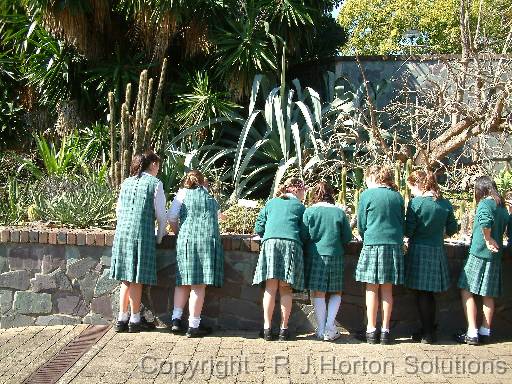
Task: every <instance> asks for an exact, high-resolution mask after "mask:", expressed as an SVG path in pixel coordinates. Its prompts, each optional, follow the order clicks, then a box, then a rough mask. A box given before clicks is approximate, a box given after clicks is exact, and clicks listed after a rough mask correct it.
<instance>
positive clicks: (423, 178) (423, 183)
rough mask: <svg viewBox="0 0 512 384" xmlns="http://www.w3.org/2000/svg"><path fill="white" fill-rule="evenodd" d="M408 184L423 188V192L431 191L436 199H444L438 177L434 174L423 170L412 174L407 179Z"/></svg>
mask: <svg viewBox="0 0 512 384" xmlns="http://www.w3.org/2000/svg"><path fill="white" fill-rule="evenodd" d="M407 183H409V184H410V185H416V186H417V187H421V188H420V189H421V192H427V191H431V192H432V193H433V195H434V198H435V199H440V198H441V197H442V194H441V189H440V188H439V185H438V184H437V180H436V177H435V176H434V174H433V173H432V172H429V171H424V170H422V169H420V170H417V171H414V172H412V173H411V174H410V175H409V177H408V178H407Z"/></svg>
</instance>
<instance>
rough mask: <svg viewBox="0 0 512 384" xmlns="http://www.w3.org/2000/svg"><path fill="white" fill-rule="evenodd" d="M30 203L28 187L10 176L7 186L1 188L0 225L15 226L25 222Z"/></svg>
mask: <svg viewBox="0 0 512 384" xmlns="http://www.w3.org/2000/svg"><path fill="white" fill-rule="evenodd" d="M29 202H30V199H29V194H28V185H22V184H20V183H19V182H18V180H17V179H16V178H15V177H13V176H9V177H8V178H7V183H6V185H5V186H4V187H3V188H2V187H1V186H0V224H3V225H15V224H18V223H20V222H22V221H24V220H25V219H26V217H27V207H28V205H29V204H30V203H29Z"/></svg>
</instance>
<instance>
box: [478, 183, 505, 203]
mask: <svg viewBox="0 0 512 384" xmlns="http://www.w3.org/2000/svg"><path fill="white" fill-rule="evenodd" d="M486 197H492V199H493V200H494V201H495V202H496V204H498V205H504V204H503V198H502V197H501V195H500V194H499V192H498V187H496V182H495V181H494V180H493V179H491V178H490V177H489V176H480V177H477V178H476V180H475V200H476V202H477V203H478V202H480V200H482V199H484V198H486Z"/></svg>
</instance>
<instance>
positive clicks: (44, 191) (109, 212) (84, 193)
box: [31, 176, 116, 228]
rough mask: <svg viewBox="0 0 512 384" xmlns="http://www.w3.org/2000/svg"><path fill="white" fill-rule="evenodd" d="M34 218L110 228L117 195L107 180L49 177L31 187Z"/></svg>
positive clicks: (79, 225) (60, 223)
mask: <svg viewBox="0 0 512 384" xmlns="http://www.w3.org/2000/svg"><path fill="white" fill-rule="evenodd" d="M31 194H32V199H33V203H34V206H33V214H34V218H36V219H38V220H40V221H44V222H54V223H57V224H59V225H63V226H69V227H76V228H90V227H112V226H113V223H114V222H115V203H116V194H115V192H114V191H113V190H112V188H111V187H110V186H109V185H108V183H107V182H106V179H102V180H101V179H91V178H89V177H86V176H65V177H62V176H52V177H49V178H45V179H42V180H40V181H39V182H38V183H37V184H36V186H35V188H32V189H31Z"/></svg>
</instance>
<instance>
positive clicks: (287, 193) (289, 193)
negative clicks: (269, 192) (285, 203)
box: [284, 192, 298, 200]
mask: <svg viewBox="0 0 512 384" xmlns="http://www.w3.org/2000/svg"><path fill="white" fill-rule="evenodd" d="M284 195H285V196H286V197H289V198H290V199H291V198H293V199H297V196H295V195H294V194H293V193H291V192H286V193H285V194H284ZM297 200H298V199H297Z"/></svg>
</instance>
